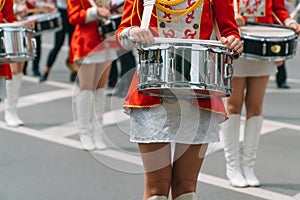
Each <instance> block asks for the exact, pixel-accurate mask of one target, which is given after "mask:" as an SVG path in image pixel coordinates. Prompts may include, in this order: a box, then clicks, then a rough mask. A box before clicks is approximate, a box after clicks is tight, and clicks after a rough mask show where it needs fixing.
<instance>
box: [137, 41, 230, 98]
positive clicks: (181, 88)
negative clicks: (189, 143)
mask: <svg viewBox="0 0 300 200" xmlns="http://www.w3.org/2000/svg"><path fill="white" fill-rule="evenodd" d="M138 52H139V65H138V69H137V71H138V79H139V84H138V90H139V92H141V93H143V94H146V95H150V96H158V97H171V98H175V97H176V98H207V97H225V96H229V95H230V93H231V79H232V74H233V65H232V62H233V51H231V50H230V49H228V48H227V47H225V46H224V45H222V44H221V43H220V42H217V41H210V40H186V39H179V38H155V43H154V44H151V45H142V46H140V47H139V48H138Z"/></svg>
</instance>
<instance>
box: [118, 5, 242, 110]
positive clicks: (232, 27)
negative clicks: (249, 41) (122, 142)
mask: <svg viewBox="0 0 300 200" xmlns="http://www.w3.org/2000/svg"><path fill="white" fill-rule="evenodd" d="M187 3H188V4H190V5H192V4H193V3H195V1H190V0H189V1H187ZM212 3H213V5H214V11H215V12H214V15H215V16H216V18H217V19H222V20H217V22H218V27H219V29H220V33H221V35H222V36H224V37H227V36H230V35H233V36H235V37H236V38H240V36H239V31H238V27H237V25H236V24H235V22H234V21H232V20H229V19H234V16H233V12H224V10H229V11H232V2H231V1H224V0H213V1H212ZM142 10H143V2H142V1H141V0H137V1H134V0H127V1H126V2H125V5H124V11H123V18H122V22H121V25H120V26H119V28H118V30H117V34H121V32H122V31H123V30H124V29H125V28H127V27H131V26H140V22H141V19H140V17H141V16H142V12H141V11H142ZM211 14H212V13H211V10H210V2H209V0H204V4H203V9H202V15H201V16H194V12H191V13H187V14H186V15H184V16H183V17H182V19H181V21H180V23H179V24H177V26H178V28H176V27H175V28H176V30H174V29H175V28H172V26H174V25H169V26H168V22H162V21H159V20H157V18H155V17H154V16H156V15H157V9H156V8H155V7H154V9H153V14H152V17H151V20H150V25H149V27H158V24H159V25H160V27H159V29H160V31H159V32H160V34H159V36H160V37H166V38H176V37H178V36H177V35H176V33H177V32H178V30H179V31H181V34H179V35H181V36H179V37H181V38H188V39H205V40H207V39H210V37H211V34H212V31H213V21H212V16H211ZM228 15H231V16H228ZM165 17H167V18H169V19H171V15H170V14H168V13H165ZM200 21H201V23H200ZM175 22H176V21H175ZM177 22H178V21H177ZM199 24H201V25H200V26H199ZM179 27H180V28H179ZM153 32H154V33H155V36H157V30H154V31H153ZM137 84H138V78H137V76H136V74H135V76H134V78H133V81H132V83H131V86H130V88H129V91H128V94H127V97H126V99H125V103H124V107H125V109H128V108H149V107H151V106H153V105H157V104H161V98H159V97H152V96H147V95H143V94H141V93H139V92H138V90H137ZM197 103H198V106H199V108H202V109H205V110H211V111H213V112H216V113H221V114H223V115H224V116H226V111H225V108H224V105H223V102H222V99H220V98H209V99H199V100H198V102H196V101H195V102H194V104H195V105H197Z"/></svg>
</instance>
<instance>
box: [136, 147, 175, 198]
mask: <svg viewBox="0 0 300 200" xmlns="http://www.w3.org/2000/svg"><path fill="white" fill-rule="evenodd" d="M139 149H140V153H141V156H142V160H143V165H144V170H145V175H144V176H145V186H144V187H145V191H144V200H147V199H148V198H149V197H151V196H154V195H162V196H166V197H168V195H169V190H170V185H171V173H172V167H171V144H169V143H151V144H141V143H140V144H139Z"/></svg>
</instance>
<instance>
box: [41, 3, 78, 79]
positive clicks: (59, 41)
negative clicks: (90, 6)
mask: <svg viewBox="0 0 300 200" xmlns="http://www.w3.org/2000/svg"><path fill="white" fill-rule="evenodd" d="M56 6H57V9H58V12H59V13H60V15H61V19H62V29H61V30H59V31H57V32H55V44H54V47H53V49H52V50H51V51H50V53H49V56H48V59H47V64H46V67H45V70H44V74H43V75H42V76H41V78H40V82H43V81H46V80H47V79H48V75H49V73H50V70H51V68H52V66H53V63H54V61H55V59H56V57H57V54H58V53H59V50H60V49H61V47H62V45H63V43H64V41H65V36H66V34H68V44H69V45H70V44H71V38H72V34H73V32H74V26H73V25H71V24H70V23H69V21H68V13H67V1H66V0H57V1H56ZM66 65H67V67H68V68H69V70H70V81H71V82H74V81H75V79H76V77H77V70H78V66H77V65H76V64H75V63H72V60H70V56H69V57H68V59H67V60H66Z"/></svg>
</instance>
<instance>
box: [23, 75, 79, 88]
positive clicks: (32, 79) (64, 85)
mask: <svg viewBox="0 0 300 200" xmlns="http://www.w3.org/2000/svg"><path fill="white" fill-rule="evenodd" d="M23 80H24V81H28V82H32V83H39V78H36V77H31V76H23ZM39 84H41V85H48V86H53V87H60V88H65V89H70V90H73V89H74V85H75V83H74V84H70V83H62V82H58V81H51V80H47V81H45V82H43V83H39Z"/></svg>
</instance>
